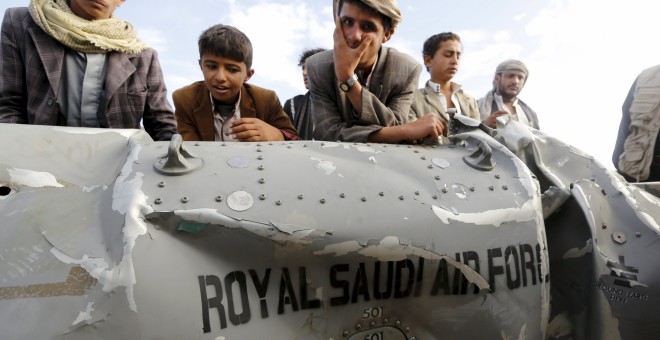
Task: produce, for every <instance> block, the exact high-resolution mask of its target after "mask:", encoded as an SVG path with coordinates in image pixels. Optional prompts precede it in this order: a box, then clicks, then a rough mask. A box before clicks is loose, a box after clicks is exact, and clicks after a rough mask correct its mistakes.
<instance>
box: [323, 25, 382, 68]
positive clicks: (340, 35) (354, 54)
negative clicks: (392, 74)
mask: <svg viewBox="0 0 660 340" xmlns="http://www.w3.org/2000/svg"><path fill="white" fill-rule="evenodd" d="M332 37H333V39H334V42H335V45H334V49H333V54H332V57H333V60H334V62H335V75H336V76H337V79H338V80H339V81H344V80H346V79H348V78H350V77H351V76H352V75H353V73H355V69H356V68H357V66H358V64H359V63H360V59H361V58H362V55H363V54H364V52H365V51H366V50H367V47H369V45H370V44H371V41H372V40H373V37H371V36H370V35H367V36H366V37H364V39H362V41H360V44H359V45H358V46H357V47H355V48H352V47H351V46H350V45H349V44H348V42H347V41H346V37H345V36H344V31H343V29H342V22H341V18H340V17H337V19H336V20H335V31H334V34H333V36H332Z"/></svg>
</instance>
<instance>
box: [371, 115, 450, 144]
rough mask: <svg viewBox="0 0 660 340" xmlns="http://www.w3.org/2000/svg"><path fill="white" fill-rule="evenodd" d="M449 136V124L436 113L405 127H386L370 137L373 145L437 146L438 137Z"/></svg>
mask: <svg viewBox="0 0 660 340" xmlns="http://www.w3.org/2000/svg"><path fill="white" fill-rule="evenodd" d="M441 135H444V136H446V135H447V122H445V120H444V119H442V118H440V116H438V115H437V114H435V113H430V114H427V115H425V116H423V117H421V118H419V119H417V120H415V121H412V122H410V123H406V124H403V125H395V126H386V127H384V128H382V129H380V130H378V131H376V132H374V133H372V134H370V135H369V138H368V141H369V142H372V143H401V142H408V143H424V144H437V143H438V137H440V136H441Z"/></svg>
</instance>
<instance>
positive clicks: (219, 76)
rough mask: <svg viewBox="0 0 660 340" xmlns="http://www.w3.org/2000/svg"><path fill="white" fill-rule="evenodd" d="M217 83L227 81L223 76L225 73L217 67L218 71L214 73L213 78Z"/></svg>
mask: <svg viewBox="0 0 660 340" xmlns="http://www.w3.org/2000/svg"><path fill="white" fill-rule="evenodd" d="M213 78H214V79H215V80H216V81H217V82H219V83H222V82H223V81H225V79H227V77H226V75H225V71H224V70H223V69H222V67H219V68H218V70H217V71H216V72H215V76H214V77H213Z"/></svg>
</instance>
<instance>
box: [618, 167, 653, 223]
mask: <svg viewBox="0 0 660 340" xmlns="http://www.w3.org/2000/svg"><path fill="white" fill-rule="evenodd" d="M610 179H611V183H612V186H614V187H615V188H616V189H617V190H618V191H619V192H620V193H621V194H623V196H624V197H625V198H626V202H628V204H629V205H630V207H632V208H633V210H634V211H635V213H636V214H637V217H638V218H639V219H640V220H642V221H643V222H644V223H646V225H647V226H649V227H650V228H651V229H653V231H655V233H656V234H657V235H660V222H659V221H657V220H656V219H655V217H653V216H651V215H649V214H648V213H647V212H644V211H641V210H640V209H639V203H638V202H637V200H636V199H635V197H634V194H633V192H632V191H631V190H630V189H629V185H630V184H626V182H625V181H623V180H617V177H615V176H611V177H610ZM635 189H637V192H639V193H640V194H641V196H643V197H644V198H645V199H647V200H648V201H649V202H650V203H651V204H653V205H655V206H656V207H657V208H658V209H660V200H659V199H658V198H657V197H655V196H653V195H651V194H650V193H648V192H646V191H645V190H642V189H640V188H635Z"/></svg>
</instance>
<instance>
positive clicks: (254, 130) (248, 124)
mask: <svg viewBox="0 0 660 340" xmlns="http://www.w3.org/2000/svg"><path fill="white" fill-rule="evenodd" d="M229 133H231V134H232V137H233V138H234V139H236V140H238V141H241V142H263V141H283V140H284V135H283V134H282V131H280V130H279V129H278V128H276V127H274V126H272V125H270V124H268V123H266V122H264V121H263V120H261V119H257V118H241V119H237V120H235V121H233V122H232V126H231V128H230V129H229Z"/></svg>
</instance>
